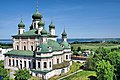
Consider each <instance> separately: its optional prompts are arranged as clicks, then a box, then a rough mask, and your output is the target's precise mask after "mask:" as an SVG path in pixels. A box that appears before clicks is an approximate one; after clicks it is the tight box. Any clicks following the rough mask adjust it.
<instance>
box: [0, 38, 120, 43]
mask: <svg viewBox="0 0 120 80" xmlns="http://www.w3.org/2000/svg"><path fill="white" fill-rule="evenodd" d="M57 41H58V42H59V43H60V42H61V39H58V40H57ZM96 41H99V42H100V41H120V38H79V39H77V38H72V39H68V42H69V43H72V42H96ZM0 43H5V44H12V39H0Z"/></svg>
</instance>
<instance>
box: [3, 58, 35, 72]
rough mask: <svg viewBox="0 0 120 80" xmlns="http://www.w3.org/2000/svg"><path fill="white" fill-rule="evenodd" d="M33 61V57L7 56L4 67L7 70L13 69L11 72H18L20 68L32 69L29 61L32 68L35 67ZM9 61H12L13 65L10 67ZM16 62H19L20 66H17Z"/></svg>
mask: <svg viewBox="0 0 120 80" xmlns="http://www.w3.org/2000/svg"><path fill="white" fill-rule="evenodd" d="M32 59H33V58H32V57H20V56H6V57H5V60H4V61H5V62H4V66H5V68H7V69H11V70H17V69H18V68H20V69H21V68H22V69H23V68H26V69H30V67H29V61H30V62H31V63H30V65H31V68H32V65H33V63H32ZM9 60H11V65H9ZM13 60H14V66H13ZM16 60H18V66H17V63H16ZM20 61H21V62H20ZM24 61H26V67H25V64H24Z"/></svg>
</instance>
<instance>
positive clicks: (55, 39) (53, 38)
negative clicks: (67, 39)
mask: <svg viewBox="0 0 120 80" xmlns="http://www.w3.org/2000/svg"><path fill="white" fill-rule="evenodd" d="M48 39H51V40H54V41H57V38H56V37H48V38H47V40H48Z"/></svg>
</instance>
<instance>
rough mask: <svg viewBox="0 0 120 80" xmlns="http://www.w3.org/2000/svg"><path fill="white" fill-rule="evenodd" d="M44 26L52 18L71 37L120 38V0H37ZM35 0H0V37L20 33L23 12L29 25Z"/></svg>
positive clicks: (57, 26)
mask: <svg viewBox="0 0 120 80" xmlns="http://www.w3.org/2000/svg"><path fill="white" fill-rule="evenodd" d="M38 6H39V12H40V13H41V14H42V15H43V20H44V21H45V27H46V29H47V30H48V26H49V24H50V22H51V18H53V21H54V24H55V25H56V34H57V35H58V36H59V38H60V37H61V33H62V32H63V29H64V27H65V29H66V32H67V33H68V37H69V38H120V0H38ZM35 10H36V0H0V39H10V38H11V35H15V34H17V29H18V26H17V25H18V23H19V22H20V18H21V16H22V18H23V22H24V24H25V25H26V27H25V30H26V31H27V30H28V29H29V26H30V24H31V22H32V14H33V13H34V12H35Z"/></svg>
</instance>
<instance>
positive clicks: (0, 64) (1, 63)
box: [0, 60, 4, 68]
mask: <svg viewBox="0 0 120 80" xmlns="http://www.w3.org/2000/svg"><path fill="white" fill-rule="evenodd" d="M0 67H1V68H4V61H3V60H0Z"/></svg>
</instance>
